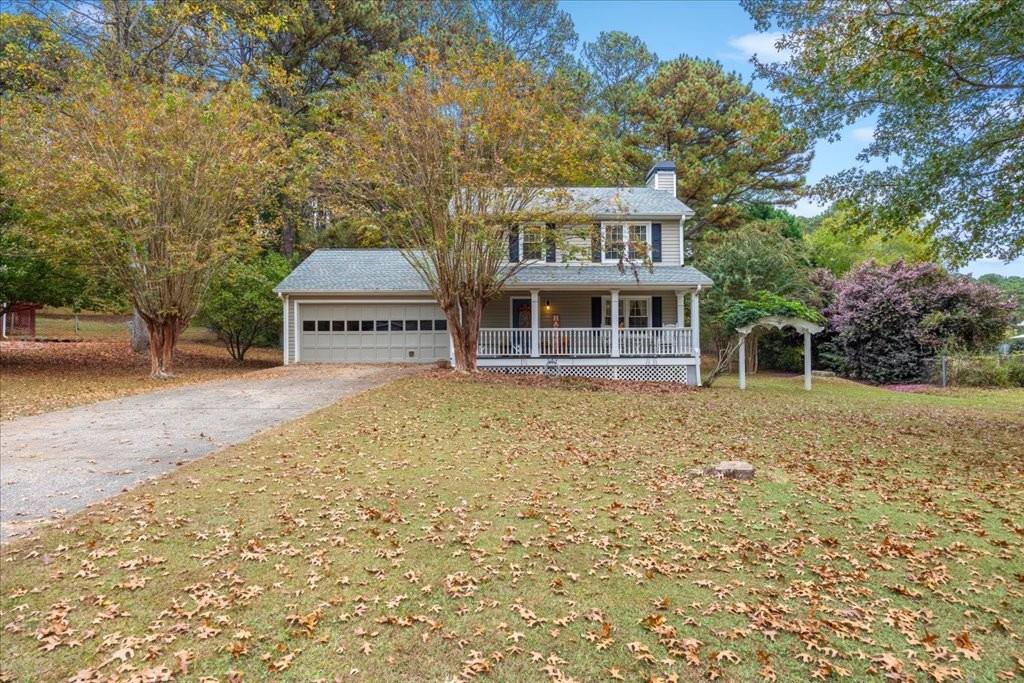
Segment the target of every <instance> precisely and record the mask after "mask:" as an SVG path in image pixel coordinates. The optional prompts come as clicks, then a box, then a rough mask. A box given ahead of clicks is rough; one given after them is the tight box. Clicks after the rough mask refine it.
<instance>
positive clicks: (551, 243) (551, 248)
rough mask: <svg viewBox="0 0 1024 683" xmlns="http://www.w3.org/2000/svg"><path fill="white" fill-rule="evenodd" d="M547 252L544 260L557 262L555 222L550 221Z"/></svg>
mask: <svg viewBox="0 0 1024 683" xmlns="http://www.w3.org/2000/svg"><path fill="white" fill-rule="evenodd" d="M546 242H547V247H548V248H547V253H546V254H545V258H544V260H545V261H547V262H548V263H554V262H555V224H554V223H548V234H547V240H546Z"/></svg>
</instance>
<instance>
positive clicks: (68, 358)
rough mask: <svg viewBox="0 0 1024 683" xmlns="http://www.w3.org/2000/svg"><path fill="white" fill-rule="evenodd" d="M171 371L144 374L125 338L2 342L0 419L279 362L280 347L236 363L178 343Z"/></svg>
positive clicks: (220, 352) (211, 350) (212, 349)
mask: <svg viewBox="0 0 1024 683" xmlns="http://www.w3.org/2000/svg"><path fill="white" fill-rule="evenodd" d="M175 357H176V360H177V362H178V364H179V365H178V372H177V376H176V377H175V378H173V379H169V380H166V381H161V382H155V381H153V380H151V379H149V357H148V356H146V355H141V354H136V353H133V352H132V350H131V349H130V348H129V346H128V343H127V341H118V342H110V341H87V342H73V343H57V342H52V343H51V342H3V344H2V346H0V384H2V391H0V419H3V420H9V419H12V418H15V417H21V416H23V415H35V414H37V413H45V412H47V411H50V410H59V409H61V408H68V407H70V406H75V405H82V404H85V403H93V402H95V401H102V400H105V399H109V398H118V397H120V396H128V395H130V394H138V393H143V392H146V391H153V390H155V389H163V388H165V387H168V386H177V385H180V384H189V383H192V382H202V381H205V380H210V379H224V378H227V377H231V376H233V375H237V374H240V373H243V372H249V371H252V370H258V369H260V368H268V367H272V366H274V365H278V364H279V363H280V352H278V351H276V350H273V349H260V350H259V352H258V353H255V354H253V355H252V356H251V357H250V360H248V361H246V362H245V363H243V364H239V363H236V362H235V361H233V360H232V359H231V357H230V356H228V355H227V354H226V353H224V349H223V348H221V347H218V346H214V345H211V344H194V343H182V344H181V345H179V347H178V349H177V351H176V356H175Z"/></svg>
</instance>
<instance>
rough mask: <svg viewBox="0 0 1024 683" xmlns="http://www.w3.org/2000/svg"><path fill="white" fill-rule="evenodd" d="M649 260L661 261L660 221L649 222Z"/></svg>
mask: <svg viewBox="0 0 1024 683" xmlns="http://www.w3.org/2000/svg"><path fill="white" fill-rule="evenodd" d="M651 260H652V261H654V262H655V263H661V223H651Z"/></svg>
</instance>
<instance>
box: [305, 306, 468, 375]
mask: <svg viewBox="0 0 1024 683" xmlns="http://www.w3.org/2000/svg"><path fill="white" fill-rule="evenodd" d="M299 311H300V313H299V319H300V321H301V329H302V332H301V335H300V343H301V349H300V354H299V360H300V361H303V362H308V363H331V362H333V363H410V362H411V363H417V362H418V363H424V362H432V361H435V360H439V359H445V358H447V357H448V332H447V331H446V330H443V329H442V330H441V331H435V328H436V327H442V328H443V327H444V325H443V324H442V325H439V324H438V322H437V321H438V320H443V318H444V316H443V314H442V313H441V309H440V308H439V307H438V306H437V305H436V304H432V303H422V304H408V303H407V304H388V303H379V304H376V303H375V304H299ZM410 353H411V355H410Z"/></svg>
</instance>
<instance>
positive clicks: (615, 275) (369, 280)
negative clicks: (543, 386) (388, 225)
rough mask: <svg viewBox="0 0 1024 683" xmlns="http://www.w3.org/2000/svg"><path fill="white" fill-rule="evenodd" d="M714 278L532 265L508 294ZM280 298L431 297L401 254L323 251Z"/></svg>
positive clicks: (286, 283)
mask: <svg viewBox="0 0 1024 683" xmlns="http://www.w3.org/2000/svg"><path fill="white" fill-rule="evenodd" d="M711 284H712V282H711V278H709V277H708V276H707V275H705V274H704V273H702V272H700V271H699V270H697V269H696V268H692V267H690V266H675V265H657V266H655V267H654V268H653V270H652V269H647V268H639V269H637V270H636V271H635V272H634V271H632V270H630V269H626V272H620V271H619V268H618V266H615V265H601V264H570V265H565V264H562V265H554V264H549V265H540V264H538V265H529V266H525V267H524V268H522V269H521V270H520V271H519V272H518V273H516V274H515V275H514V276H513V277H512V279H511V280H510V281H509V283H508V289H536V288H553V289H585V288H587V287H602V288H605V287H609V288H610V287H616V288H621V289H637V288H648V289H649V288H651V287H664V288H673V287H696V286H701V287H708V286H710V285H711ZM274 291H275V292H278V293H281V294H343V293H362V294H366V293H374V292H376V293H381V294H394V293H427V292H428V291H429V290H428V289H427V285H426V284H425V283H424V282H423V278H421V277H420V275H419V274H418V273H417V272H416V271H415V270H414V269H413V267H412V266H411V265H409V262H408V261H406V260H405V257H403V256H402V253H401V252H400V251H399V250H398V249H318V250H316V251H314V252H313V253H312V254H310V255H309V256H308V257H307V258H306V260H305V261H303V262H302V263H301V264H299V265H298V266H297V267H296V268H295V270H293V271H292V272H291V273H290V274H289V275H288V277H286V278H285V279H284V280H282V281H281V283H280V284H278V285H277V287H275V288H274Z"/></svg>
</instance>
